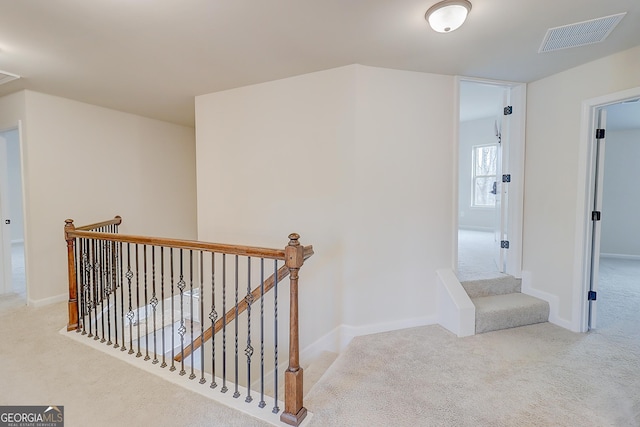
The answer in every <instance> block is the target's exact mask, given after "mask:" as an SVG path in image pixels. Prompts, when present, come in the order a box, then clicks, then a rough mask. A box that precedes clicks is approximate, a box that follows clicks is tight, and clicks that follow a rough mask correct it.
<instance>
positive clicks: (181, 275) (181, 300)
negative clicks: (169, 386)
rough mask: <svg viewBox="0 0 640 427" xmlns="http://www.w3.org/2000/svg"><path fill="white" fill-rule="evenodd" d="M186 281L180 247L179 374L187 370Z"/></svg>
mask: <svg viewBox="0 0 640 427" xmlns="http://www.w3.org/2000/svg"><path fill="white" fill-rule="evenodd" d="M185 287H186V283H185V282H184V271H183V253H182V249H180V281H179V282H178V289H180V327H179V328H178V334H180V355H181V356H182V357H181V358H180V375H184V374H186V373H187V372H186V371H185V370H184V334H185V333H186V332H187V328H186V327H185V326H184V288H185Z"/></svg>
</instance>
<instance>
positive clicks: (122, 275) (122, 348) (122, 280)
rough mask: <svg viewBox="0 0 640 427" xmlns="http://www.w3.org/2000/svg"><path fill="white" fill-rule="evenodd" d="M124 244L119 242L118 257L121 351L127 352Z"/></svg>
mask: <svg viewBox="0 0 640 427" xmlns="http://www.w3.org/2000/svg"><path fill="white" fill-rule="evenodd" d="M122 247H123V244H122V242H118V251H119V252H120V256H119V257H118V268H119V269H120V314H121V315H122V322H121V323H122V346H121V347H120V351H125V350H126V349H127V347H126V346H125V337H124V326H125V325H124V324H125V321H124V319H125V317H126V314H125V312H124V311H125V310H124V288H125V286H124V268H123V267H122V263H123V261H122V254H123V252H122Z"/></svg>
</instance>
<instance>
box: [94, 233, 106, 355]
mask: <svg viewBox="0 0 640 427" xmlns="http://www.w3.org/2000/svg"><path fill="white" fill-rule="evenodd" d="M96 245H97V246H98V260H99V262H98V264H97V265H96V274H97V275H98V298H99V300H98V302H99V304H100V324H101V325H102V329H101V332H102V339H101V340H100V342H102V343H103V342H105V341H106V339H105V335H106V333H105V331H104V295H105V289H104V286H105V284H104V267H105V266H104V242H103V241H102V240H97V241H96ZM97 320H98V318H97V317H96V321H97ZM96 329H98V326H97V325H96Z"/></svg>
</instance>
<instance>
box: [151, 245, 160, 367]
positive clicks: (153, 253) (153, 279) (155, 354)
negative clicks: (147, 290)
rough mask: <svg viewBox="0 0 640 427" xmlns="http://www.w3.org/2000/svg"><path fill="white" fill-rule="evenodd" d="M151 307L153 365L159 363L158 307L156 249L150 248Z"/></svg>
mask: <svg viewBox="0 0 640 427" xmlns="http://www.w3.org/2000/svg"><path fill="white" fill-rule="evenodd" d="M151 286H152V287H153V288H152V293H151V307H152V308H153V362H152V363H153V364H154V365H155V364H156V363H158V362H159V360H158V349H157V346H156V343H157V341H156V329H157V325H156V307H157V306H158V298H157V297H156V247H155V246H151Z"/></svg>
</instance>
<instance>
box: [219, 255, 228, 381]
mask: <svg viewBox="0 0 640 427" xmlns="http://www.w3.org/2000/svg"><path fill="white" fill-rule="evenodd" d="M222 313H223V316H225V315H226V313H227V254H222ZM227 390H229V389H228V388H227V322H226V319H225V320H223V321H222V388H221V389H220V393H226V392H227Z"/></svg>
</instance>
